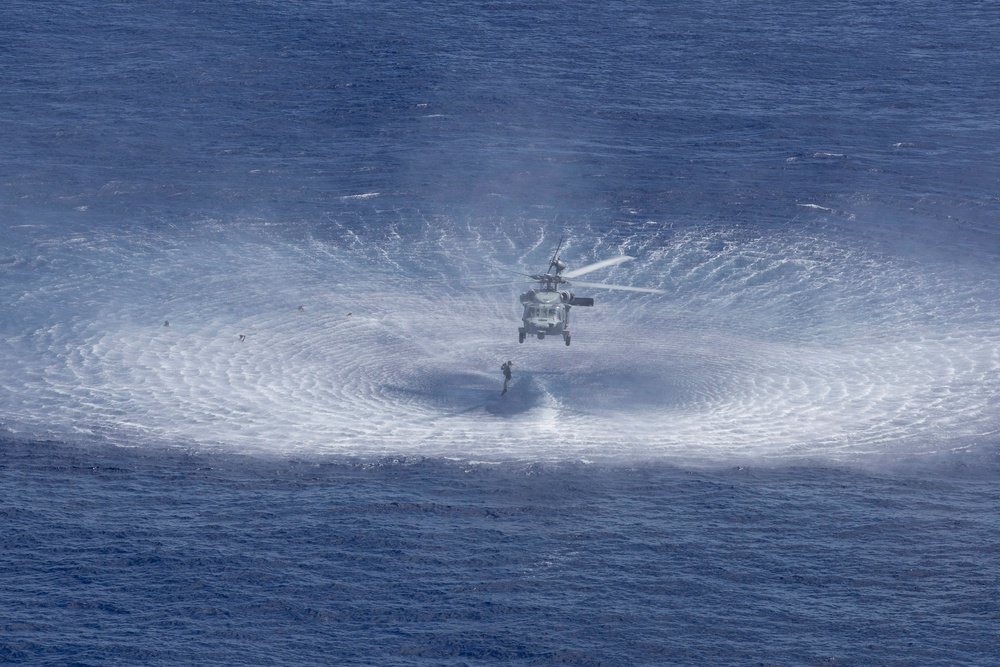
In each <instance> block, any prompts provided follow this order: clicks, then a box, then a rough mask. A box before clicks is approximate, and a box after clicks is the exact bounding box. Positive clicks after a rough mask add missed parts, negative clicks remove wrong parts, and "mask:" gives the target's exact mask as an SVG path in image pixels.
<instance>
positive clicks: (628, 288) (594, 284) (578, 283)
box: [569, 280, 667, 294]
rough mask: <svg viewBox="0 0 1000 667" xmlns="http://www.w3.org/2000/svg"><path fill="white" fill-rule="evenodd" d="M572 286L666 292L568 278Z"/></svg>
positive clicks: (649, 292) (655, 292) (651, 292)
mask: <svg viewBox="0 0 1000 667" xmlns="http://www.w3.org/2000/svg"><path fill="white" fill-rule="evenodd" d="M569 284H570V285H572V286H573V287H597V288H599V289H618V290H625V291H627V292H646V293H647V294H666V293H667V291H666V290H662V289H652V288H650V287H631V286H629V285H609V284H608V283H582V282H580V281H578V280H570V281H569Z"/></svg>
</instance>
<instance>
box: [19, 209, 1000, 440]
mask: <svg viewBox="0 0 1000 667" xmlns="http://www.w3.org/2000/svg"><path fill="white" fill-rule="evenodd" d="M554 240H555V239H553V238H551V237H545V236H537V235H536V236H535V237H531V236H530V235H525V236H522V237H518V238H512V237H510V236H507V235H505V233H503V232H501V231H499V230H497V229H495V230H493V231H492V232H491V231H487V230H483V229H477V230H476V231H475V232H474V233H469V230H468V228H466V229H464V230H463V232H462V233H459V232H457V231H456V230H454V229H453V230H450V231H444V230H442V229H439V228H434V229H433V230H432V228H431V227H428V228H427V229H426V230H424V232H423V233H421V234H410V235H407V236H406V237H405V238H403V237H402V236H400V235H389V236H388V240H382V241H379V242H374V241H363V240H362V239H360V238H358V237H356V236H355V237H353V239H352V241H351V243H350V244H349V245H350V247H345V245H344V244H339V243H333V242H325V241H320V240H311V241H301V240H299V241H294V242H293V241H287V240H277V239H274V238H273V237H271V238H267V237H264V236H263V235H260V236H257V235H253V234H243V233H240V234H237V233H233V232H227V231H221V232H219V231H206V229H200V230H196V231H191V232H189V233H188V234H185V235H176V236H173V237H171V238H169V239H168V238H152V237H147V236H144V235H143V234H139V233H134V232H133V233H131V234H121V235H117V236H107V237H104V238H90V239H85V240H81V239H80V237H71V238H70V237H67V238H64V239H59V238H52V237H50V238H46V239H38V241H37V243H36V245H35V247H33V248H26V249H24V254H26V255H29V256H44V259H45V262H43V263H41V264H40V266H42V267H44V268H41V269H39V268H36V269H33V270H31V271H27V270H23V269H22V270H19V269H17V268H11V269H8V273H9V275H10V277H11V278H13V279H12V280H10V281H8V282H7V283H6V286H5V287H4V288H3V290H4V297H5V303H7V304H8V312H7V314H6V316H5V320H4V330H3V336H2V337H0V371H2V373H0V400H2V404H3V406H4V408H3V413H2V418H3V420H4V423H5V424H6V426H7V428H9V429H11V430H14V431H16V432H19V433H21V434H24V435H28V436H31V437H58V438H68V439H79V438H91V437H93V438H99V439H101V440H109V441H112V442H118V443H121V444H139V445H145V444H148V443H152V442H159V443H169V444H196V445H199V446H220V447H231V448H238V449H242V450H258V451H259V450H267V451H296V452H310V453H335V454H345V455H352V456H353V455H362V456H366V455H404V454H405V455H434V456H454V457H462V458H474V459H477V460H490V459H493V460H495V459H500V458H506V457H517V458H531V459H575V460H580V459H584V458H585V459H588V460H592V459H595V458H600V457H602V456H616V457H617V456H627V457H643V458H667V459H674V460H722V459H733V458H752V459H772V458H776V459H788V458H794V457H819V458H826V459H850V458H857V457H865V456H887V455H890V456H891V455H895V454H903V455H913V454H922V453H929V452H934V451H943V450H953V449H958V448H963V447H975V446H977V443H981V442H983V440H984V439H985V438H990V437H994V435H993V434H995V433H996V432H997V430H998V425H1000V414H998V409H997V404H996V401H995V398H994V397H995V396H996V395H997V392H998V389H1000V379H998V378H1000V336H998V334H997V333H996V330H995V321H996V318H997V315H998V313H1000V297H998V296H997V295H998V294H1000V290H997V289H996V287H997V285H996V284H995V283H996V281H995V279H994V278H993V277H992V276H989V275H985V274H982V275H977V274H975V273H974V272H971V273H970V272H968V271H965V272H963V271H959V270H958V269H956V268H955V267H949V266H948V265H946V264H936V265H935V264H931V265H929V264H927V263H926V262H925V263H918V262H911V261H909V260H908V259H907V258H905V257H896V256H892V255H890V254H886V253H881V252H878V251H876V250H875V249H873V248H871V247H868V246H866V244H864V243H861V242H860V241H857V240H855V241H849V240H844V239H838V237H837V236H835V235H833V234H824V233H821V232H816V233H813V234H809V233H803V232H791V231H773V230H772V231H762V232H760V233H757V234H747V233H742V234H741V235H737V234H736V233H734V232H732V231H724V230H714V231H713V230H704V229H701V230H693V231H676V232H670V233H669V235H667V236H662V237H653V236H649V237H642V238H639V237H637V238H634V239H627V240H625V241H622V240H621V239H617V238H616V237H612V236H608V237H600V236H598V237H590V236H588V235H586V234H584V235H581V236H580V237H574V238H571V239H570V240H569V242H568V246H569V247H568V248H566V249H565V251H564V253H563V256H564V258H566V259H567V260H568V261H570V262H571V266H572V265H577V266H579V265H581V264H583V263H588V262H591V261H594V260H595V259H599V258H601V257H604V256H607V255H611V254H617V253H618V252H628V253H629V254H633V255H636V256H637V257H638V259H637V260H636V261H635V262H632V263H630V264H627V265H621V266H618V267H614V268H612V269H609V270H608V271H607V272H605V273H602V274H601V275H597V274H594V275H592V276H588V280H591V279H592V280H602V279H608V280H612V281H614V282H624V283H632V284H637V285H644V286H652V287H662V288H664V289H667V290H668V294H666V295H663V296H650V295H640V294H631V293H602V292H596V291H594V290H580V293H581V294H583V293H584V292H586V294H587V295H592V296H595V297H596V298H597V306H596V307H594V308H577V309H574V311H573V316H574V322H573V330H574V339H573V345H572V346H571V347H566V346H564V345H563V344H562V341H561V340H558V339H557V340H546V341H538V340H533V339H529V340H528V341H526V342H525V343H524V344H523V345H519V344H518V342H517V332H516V330H517V326H518V324H519V307H518V305H517V301H516V295H517V291H518V288H517V287H513V286H512V287H511V288H504V287H500V288H496V289H494V290H469V289H465V288H464V287H463V285H464V284H467V283H469V282H480V283H481V282H498V281H502V280H503V279H504V278H505V277H506V276H507V275H508V274H505V273H503V271H501V270H500V268H499V267H503V266H511V267H512V268H514V269H515V270H518V271H521V272H526V273H530V272H536V271H537V270H539V269H544V265H545V263H546V262H547V260H548V255H549V253H551V250H552V245H553V244H554ZM440 250H445V251H447V252H448V253H449V254H451V255H455V256H462V257H468V258H469V260H474V261H469V262H457V263H454V264H452V263H450V262H449V260H447V259H446V258H444V257H443V256H442V255H440V254H439V253H438V252H437V251H440ZM490 267H496V268H490ZM18 271H20V272H19V273H18ZM515 277H516V276H515ZM592 292H593V294H591V293H592ZM165 322H166V323H169V324H166V325H165ZM241 337H242V338H241ZM506 359H513V360H514V362H515V374H514V382H513V384H512V386H511V390H510V392H509V393H508V394H507V395H506V396H501V395H500V391H499V390H500V373H499V365H500V363H501V362H502V361H504V360H506Z"/></svg>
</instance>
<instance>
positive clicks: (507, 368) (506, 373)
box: [500, 359, 514, 396]
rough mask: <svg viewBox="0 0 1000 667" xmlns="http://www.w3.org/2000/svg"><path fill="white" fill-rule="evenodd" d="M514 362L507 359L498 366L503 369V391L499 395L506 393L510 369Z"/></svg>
mask: <svg viewBox="0 0 1000 667" xmlns="http://www.w3.org/2000/svg"><path fill="white" fill-rule="evenodd" d="M513 366H514V362H512V361H510V360H509V359H508V360H507V363H505V364H503V365H501V366H500V370H501V371H503V391H501V392H500V395H501V396H503V395H504V394H506V393H507V383H509V382H510V369H511V368H513Z"/></svg>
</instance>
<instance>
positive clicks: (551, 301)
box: [517, 288, 594, 345]
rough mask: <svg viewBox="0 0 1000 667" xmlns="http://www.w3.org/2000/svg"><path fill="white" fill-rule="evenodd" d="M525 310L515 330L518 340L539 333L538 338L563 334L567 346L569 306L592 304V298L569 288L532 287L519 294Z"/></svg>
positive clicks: (568, 341) (568, 340)
mask: <svg viewBox="0 0 1000 667" xmlns="http://www.w3.org/2000/svg"><path fill="white" fill-rule="evenodd" d="M521 304H522V305H523V306H524V312H523V314H522V315H521V321H522V322H523V323H524V326H522V327H521V328H520V329H518V330H517V333H518V340H519V341H520V342H522V343H523V342H524V339H525V337H526V336H538V339H539V340H542V339H544V338H545V337H546V336H562V338H563V341H565V343H566V344H567V345H569V343H570V339H571V334H570V331H569V311H570V308H571V307H572V306H592V305H594V300H593V299H579V298H576V297H574V296H573V294H572V293H570V292H569V291H568V290H555V289H547V288H546V289H531V290H528V291H527V292H525V293H524V294H522V295H521Z"/></svg>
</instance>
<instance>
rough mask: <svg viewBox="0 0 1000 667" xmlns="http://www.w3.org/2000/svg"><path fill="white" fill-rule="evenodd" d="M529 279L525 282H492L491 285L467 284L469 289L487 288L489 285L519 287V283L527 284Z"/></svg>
mask: <svg viewBox="0 0 1000 667" xmlns="http://www.w3.org/2000/svg"><path fill="white" fill-rule="evenodd" d="M527 284H528V282H527V281H523V282H516V283H511V282H506V283H491V284H489V285H466V287H468V288H469V289H486V288H488V287H517V286H518V285H527Z"/></svg>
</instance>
